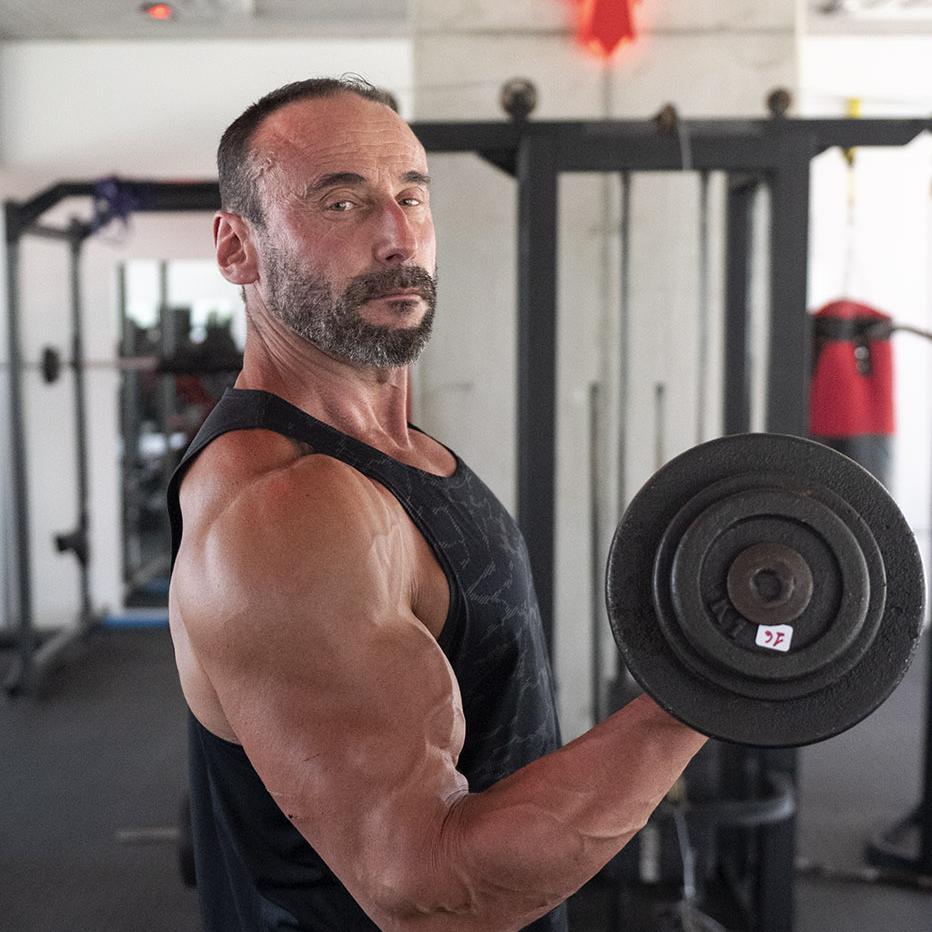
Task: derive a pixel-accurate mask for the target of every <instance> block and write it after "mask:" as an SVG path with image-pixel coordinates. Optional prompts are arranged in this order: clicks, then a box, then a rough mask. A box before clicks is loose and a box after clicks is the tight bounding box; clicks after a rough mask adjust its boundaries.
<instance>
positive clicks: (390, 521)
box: [176, 432, 405, 602]
mask: <svg viewBox="0 0 932 932" xmlns="http://www.w3.org/2000/svg"><path fill="white" fill-rule="evenodd" d="M244 433H245V432H244ZM220 439H221V440H222V439H223V438H220ZM245 439H246V443H245V444H244V443H227V444H225V445H223V446H220V447H218V449H217V450H216V451H214V452H213V455H212V456H211V457H210V459H209V460H206V461H205V462H203V463H197V464H195V465H196V466H197V467H198V470H197V472H196V473H194V474H193V475H192V476H191V477H190V478H191V486H190V488H187V489H186V488H185V487H183V489H182V493H183V501H182V508H183V510H184V511H185V533H184V537H183V539H182V545H181V550H180V552H179V555H178V562H177V564H176V571H177V575H178V576H179V579H178V583H179V584H180V585H179V586H178V588H179V592H184V591H185V590H186V589H188V585H190V586H191V588H192V589H193V590H196V591H198V592H204V594H205V595H206V591H205V590H207V591H210V592H212V593H213V597H214V598H216V599H219V600H224V599H225V598H226V595H225V594H227V593H234V592H235V593H239V594H240V597H243V596H248V599H249V601H251V602H252V601H254V600H259V601H260V602H261V600H262V599H265V598H268V597H269V595H270V593H271V592H273V591H274V592H277V593H283V592H288V593H290V595H291V596H293V597H301V596H306V597H311V596H312V595H313V594H314V593H315V592H317V591H319V590H320V589H321V588H327V587H328V586H329V584H330V583H329V581H330V579H331V578H332V577H333V575H334V574H337V573H339V574H340V575H343V576H346V575H347V574H350V575H352V574H353V573H354V572H360V573H361V572H364V571H365V568H366V566H367V565H368V563H369V562H370V561H371V558H372V542H373V540H376V539H377V540H382V541H393V542H394V543H393V544H392V546H396V547H400V548H404V546H405V543H404V541H403V540H399V538H398V535H397V534H394V533H393V528H394V527H395V525H396V524H397V514H396V513H395V512H396V509H397V507H398V506H397V503H395V502H394V500H393V499H392V498H391V496H390V494H389V493H387V491H386V490H385V489H384V488H383V487H382V486H380V485H378V484H377V483H375V482H373V481H372V480H370V479H368V478H367V477H366V476H364V475H363V474H362V473H360V472H358V471H357V470H356V469H354V468H353V467H352V466H350V465H348V464H346V463H343V462H342V461H340V460H337V459H334V458H333V457H331V456H326V455H323V454H316V453H303V454H299V453H297V452H294V448H292V453H289V452H288V451H287V450H286V449H285V448H284V447H279V448H278V449H277V450H272V451H269V450H268V449H266V444H265V442H262V443H259V444H258V445H256V444H250V443H249V438H245ZM252 439H253V440H257V439H258V440H261V441H264V439H265V438H252ZM215 443H219V441H216V442H215ZM209 452H211V451H210V450H209V449H208V450H207V451H205V453H209ZM251 455H252V457H253V461H252V462H250V456H251ZM192 473H193V470H192ZM185 485H186V486H187V480H186V483H185ZM185 493H187V501H185V500H184V495H185ZM186 506H187V507H186ZM189 512H190V514H189ZM398 562H399V564H401V562H403V561H401V560H399V561H398ZM185 583H188V585H185Z"/></svg>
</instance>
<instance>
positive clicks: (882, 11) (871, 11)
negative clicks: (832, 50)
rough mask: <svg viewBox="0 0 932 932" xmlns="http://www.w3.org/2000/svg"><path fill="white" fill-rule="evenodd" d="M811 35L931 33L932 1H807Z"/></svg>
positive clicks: (808, 23) (807, 24) (808, 28)
mask: <svg viewBox="0 0 932 932" xmlns="http://www.w3.org/2000/svg"><path fill="white" fill-rule="evenodd" d="M807 7H808V17H807V23H806V26H807V30H808V31H812V32H837V33H852V34H869V33H906V34H909V33H917V32H918V33H928V32H930V31H932V0H807Z"/></svg>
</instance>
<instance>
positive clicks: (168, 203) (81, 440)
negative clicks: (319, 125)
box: [4, 178, 220, 695]
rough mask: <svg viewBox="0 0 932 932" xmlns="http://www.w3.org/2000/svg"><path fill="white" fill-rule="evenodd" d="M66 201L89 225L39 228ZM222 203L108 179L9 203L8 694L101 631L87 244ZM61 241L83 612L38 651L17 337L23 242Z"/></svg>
mask: <svg viewBox="0 0 932 932" xmlns="http://www.w3.org/2000/svg"><path fill="white" fill-rule="evenodd" d="M69 198H90V199H91V203H92V207H93V217H92V219H91V220H79V219H76V218H72V219H71V220H70V222H69V223H68V224H67V225H66V226H63V227H59V226H54V225H50V224H48V223H44V222H42V218H43V216H44V215H45V214H46V213H47V212H48V211H50V210H51V209H52V208H54V207H56V206H57V205H58V204H59V203H61V202H62V201H64V200H66V199H69ZM219 201H220V197H219V193H218V190H217V184H216V182H186V183H170V182H157V181H129V180H124V179H115V178H108V179H103V180H99V181H94V182H62V183H60V184H56V185H53V186H52V187H50V188H47V189H46V190H44V191H41V192H40V193H39V194H37V195H35V196H34V197H32V198H30V199H29V200H28V201H22V202H17V201H12V200H9V201H6V202H5V203H4V217H5V221H6V266H7V268H6V271H7V336H8V346H9V350H8V352H9V406H10V457H11V467H12V474H13V475H12V478H13V515H12V517H13V525H14V534H13V537H14V540H15V542H16V544H15V550H16V561H15V584H14V586H13V587H12V588H14V590H15V591H14V595H15V598H16V616H17V621H16V623H15V629H16V636H17V647H18V656H17V661H16V663H15V664H14V665H13V667H12V669H11V670H10V672H9V674H8V676H7V678H6V680H5V683H4V686H5V688H6V690H7V692H8V693H9V694H11V695H13V694H16V693H18V692H21V691H33V692H38V691H40V689H41V687H42V685H43V683H44V680H45V677H46V676H47V674H48V673H49V672H50V671H51V670H52V669H53V668H54V667H55V666H57V665H58V664H59V663H60V662H61V660H62V657H63V655H64V654H65V652H66V651H67V650H68V649H69V648H70V647H71V645H73V644H74V643H76V642H77V641H80V640H82V639H83V638H84V637H85V636H86V635H87V634H88V633H89V632H90V631H91V629H93V628H94V627H95V626H96V625H98V624H99V623H100V620H101V619H100V616H99V615H98V613H97V612H95V610H94V607H93V604H92V600H91V592H90V542H89V533H88V532H89V528H90V516H89V513H88V495H89V489H88V485H89V469H88V451H87V402H86V397H85V357H84V341H83V303H82V295H81V257H82V252H83V248H84V244H85V242H86V241H87V240H88V239H89V238H90V237H91V236H93V235H94V234H95V233H97V232H98V231H99V230H101V229H102V228H103V227H105V226H107V225H108V224H109V223H111V222H112V221H113V220H117V219H122V220H126V219H128V218H129V216H130V215H131V214H132V213H135V212H155V211H195V210H213V209H215V208H216V207H217V206H218V205H219ZM27 235H28V236H35V237H39V238H42V239H47V240H56V241H60V242H64V243H66V244H67V246H68V254H69V273H70V274H69V277H70V312H71V359H70V362H69V365H70V368H71V370H72V377H73V381H74V411H75V428H76V429H75V445H76V464H77V505H78V508H77V511H78V514H77V521H76V526H75V528H74V530H72V531H69V532H66V533H63V534H58V535H56V538H55V543H56V547H57V549H58V551H59V552H61V553H66V552H70V553H73V554H74V556H75V558H76V559H77V561H78V567H79V574H80V576H79V578H80V606H79V608H78V612H77V619H76V622H75V624H74V625H72V626H71V627H68V628H64V629H62V630H61V631H59V632H57V633H56V634H54V635H53V636H52V637H51V638H50V639H48V640H47V641H45V642H44V643H42V644H41V646H40V644H39V638H38V636H37V632H36V629H35V624H34V618H33V604H32V552H31V551H32V548H31V542H30V539H29V529H30V523H29V522H30V515H29V494H28V473H27V462H26V432H25V412H24V405H23V384H22V381H23V380H22V372H23V367H24V362H25V361H24V358H23V351H22V337H21V331H20V317H21V294H22V291H21V282H20V278H21V274H20V254H21V242H22V239H23V238H24V237H25V236H27Z"/></svg>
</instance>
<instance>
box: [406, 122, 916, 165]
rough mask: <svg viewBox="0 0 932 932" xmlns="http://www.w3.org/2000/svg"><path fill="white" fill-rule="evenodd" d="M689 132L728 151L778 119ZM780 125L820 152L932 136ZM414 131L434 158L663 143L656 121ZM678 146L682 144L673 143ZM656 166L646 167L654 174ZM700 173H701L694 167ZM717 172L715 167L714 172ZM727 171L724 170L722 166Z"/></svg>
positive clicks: (850, 125)
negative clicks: (543, 143) (533, 145)
mask: <svg viewBox="0 0 932 932" xmlns="http://www.w3.org/2000/svg"><path fill="white" fill-rule="evenodd" d="M682 122H683V128H684V131H685V132H686V133H688V135H689V138H690V140H691V142H692V144H693V146H696V145H705V144H706V142H707V141H708V140H710V139H718V140H719V141H721V142H722V143H724V145H725V146H726V147H732V146H733V145H734V144H736V143H737V144H739V145H740V144H741V140H742V138H744V139H758V140H761V141H765V140H766V138H767V137H768V135H769V130H770V127H771V126H772V124H773V120H772V119H767V118H763V119H759V120H732V119H721V120H684V121H682ZM780 123H781V124H782V126H783V127H784V131H785V132H786V133H788V134H793V133H797V132H802V133H804V134H805V135H807V136H808V137H810V138H811V139H812V140H813V141H814V142H815V145H816V147H817V149H816V151H820V150H821V149H826V148H830V147H832V146H841V147H843V148H851V147H852V146H902V145H905V144H906V143H908V142H910V141H911V140H912V139H915V138H916V137H917V136H919V135H920V134H921V133H923V132H928V131H930V130H932V120H930V119H924V118H916V119H903V120H896V119H851V118H841V119H815V120H813V119H804V118H781V120H780ZM411 128H412V129H413V130H414V132H415V133H416V134H417V136H418V138H419V139H420V140H421V142H422V144H423V145H424V147H425V148H426V149H428V150H429V151H432V152H475V151H494V150H509V149H516V148H517V147H518V146H519V144H520V141H521V139H522V138H523V136H524V135H525V134H528V133H534V134H538V133H539V134H541V135H544V136H547V137H548V138H549V139H551V140H552V141H554V142H555V143H557V144H561V143H565V142H569V143H570V144H578V143H579V142H580V140H584V141H585V143H586V145H588V144H589V143H590V142H591V141H595V140H598V141H600V142H606V143H608V144H609V145H617V144H618V143H619V142H623V143H625V144H626V145H628V144H632V143H636V142H638V141H639V140H646V139H650V138H657V137H658V136H659V133H658V129H657V125H656V123H655V122H654V121H653V120H564V121H528V122H524V123H518V124H516V123H513V122H504V121H491V122H484V121H483V122H474V123H438V122H415V123H412V124H411ZM670 141H672V143H673V145H674V146H676V147H677V148H678V147H679V146H678V143H677V141H676V140H675V138H672V137H671V140H670ZM649 167H650V166H646V169H649ZM693 167H694V168H701V167H702V166H701V165H700V163H699V162H698V161H694V164H693ZM710 167H711V166H710ZM719 167H720V168H724V166H719Z"/></svg>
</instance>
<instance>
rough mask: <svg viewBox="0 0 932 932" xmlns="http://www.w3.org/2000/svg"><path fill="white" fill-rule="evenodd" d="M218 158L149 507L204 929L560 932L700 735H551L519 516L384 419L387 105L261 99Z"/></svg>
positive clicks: (408, 208) (426, 288) (412, 259)
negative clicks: (181, 715)
mask: <svg viewBox="0 0 932 932" xmlns="http://www.w3.org/2000/svg"><path fill="white" fill-rule="evenodd" d="M219 166H220V186H221V198H222V203H223V209H222V210H221V211H220V212H219V213H218V214H217V215H216V217H215V220H214V238H215V241H216V254H217V262H218V264H219V267H220V270H221V272H222V274H223V275H224V277H225V278H226V279H227V280H228V281H230V282H234V283H236V284H238V285H240V286H242V289H243V294H244V298H245V302H246V313H247V317H248V332H247V339H246V347H245V359H244V365H243V371H242V374H241V375H240V377H239V379H238V380H237V383H236V387H235V388H234V389H233V390H231V391H230V392H228V393H227V395H226V396H225V397H224V399H223V400H222V401H221V402H220V404H219V405H218V406H217V408H215V409H214V411H213V413H212V414H211V416H210V418H209V419H208V421H207V422H206V423H205V425H204V427H203V428H202V430H201V432H200V434H199V435H198V437H197V439H196V440H195V441H194V443H193V444H192V447H191V449H190V450H189V452H188V454H187V456H186V458H185V460H184V462H183V464H182V465H181V467H180V468H179V470H178V472H177V473H176V476H175V478H174V480H173V482H172V486H171V489H170V493H169V503H170V509H171V513H172V522H173V532H174V552H175V556H176V560H175V564H174V573H173V577H172V588H171V600H170V612H171V624H172V632H173V637H174V641H175V650H176V654H177V660H178V669H179V672H180V676H181V683H182V687H183V689H184V695H185V697H186V699H187V703H188V705H189V707H190V711H191V721H190V729H191V732H190V734H191V741H190V755H191V786H192V789H191V799H192V808H193V819H194V834H195V849H196V863H197V871H198V886H199V889H200V893H201V899H202V904H203V915H204V921H205V928H206V930H207V932H237V930H242V932H259V930H262V932H265V930H284V929H301V930H324V929H327V930H340V932H346V930H356V929H371V928H373V927H374V925H375V926H378V927H379V928H382V929H393V930H394V929H397V930H408V929H411V930H422V929H423V930H434V929H442V930H476V932H494V930H506V929H520V928H523V927H526V926H529V925H530V926H531V927H532V928H534V929H565V928H566V920H565V915H564V912H563V908H562V907H561V906H560V904H562V902H563V900H565V898H566V897H567V896H569V895H570V894H571V893H572V892H573V891H575V890H576V889H577V888H578V887H579V886H580V885H582V884H583V883H584V882H585V881H586V880H587V879H589V878H590V877H591V876H592V875H593V874H594V873H595V872H596V871H598V870H599V868H600V867H601V866H602V865H603V864H604V863H605V862H606V861H607V860H608V859H609V858H611V857H612V855H614V854H615V852H617V851H618V850H619V849H620V848H621V847H622V846H623V845H624V844H625V842H627V841H628V839H630V838H631V837H632V835H633V834H634V833H635V832H636V831H637V830H638V829H639V828H640V827H641V826H642V825H643V824H644V822H645V820H646V819H647V817H648V815H649V813H650V812H651V810H652V809H653V807H654V806H655V805H656V804H657V803H658V801H659V800H660V799H661V798H662V797H663V795H664V794H665V793H666V791H667V790H668V788H669V787H670V786H671V784H672V783H673V782H674V781H675V780H676V778H677V776H678V775H679V774H680V772H681V771H682V769H683V767H684V766H685V765H686V763H687V762H688V760H689V759H690V758H691V757H692V755H693V754H694V753H695V752H696V751H697V750H698V749H699V747H700V746H701V745H702V743H703V740H704V739H703V738H702V736H701V735H698V734H696V733H695V732H693V731H691V730H690V729H688V728H686V727H685V726H683V725H681V724H679V723H678V722H676V721H674V720H673V719H671V718H670V717H669V716H667V715H666V714H665V713H664V712H662V711H661V710H660V709H659V708H658V707H657V706H656V705H655V704H654V703H653V702H652V701H651V700H649V699H647V698H640V699H637V700H635V701H634V702H632V703H631V704H630V705H628V706H627V707H626V708H624V709H623V710H622V711H620V712H618V713H616V714H615V715H613V716H612V717H611V718H609V719H608V720H607V721H605V722H603V723H602V724H600V725H598V726H596V727H595V728H593V729H592V730H591V731H589V732H588V733H586V734H585V735H583V736H582V737H581V738H579V739H577V740H576V741H573V742H572V743H571V744H569V745H567V746H566V747H563V748H560V747H559V736H558V732H557V725H556V719H555V715H554V707H553V697H552V688H551V681H550V673H549V669H548V665H547V659H546V652H545V649H544V643H543V638H542V634H541V626H540V619H539V615H538V610H537V604H536V601H535V598H534V594H533V589H532V586H531V580H530V572H529V569H528V561H527V554H526V552H525V549H524V545H523V542H522V540H521V538H520V535H519V533H518V531H517V528H516V526H515V524H514V522H513V521H512V519H511V518H510V517H509V516H508V514H507V513H506V512H505V511H504V509H503V508H502V506H501V505H500V504H499V503H498V502H497V501H496V499H495V498H494V496H493V495H492V494H491V492H490V491H489V490H488V489H487V488H486V487H485V486H484V485H483V484H482V482H481V481H480V480H479V479H478V478H477V477H476V476H475V474H474V473H472V472H471V471H470V470H469V468H468V467H467V466H466V465H465V464H464V463H463V462H462V461H460V460H459V459H458V458H457V457H456V455H455V454H453V453H452V452H451V451H450V450H448V449H447V448H446V447H444V446H442V445H441V444H440V443H438V442H437V441H436V440H433V439H432V438H431V437H429V436H427V435H426V434H424V433H422V432H420V431H419V430H417V429H416V428H414V427H412V426H411V425H410V424H409V423H408V421H407V418H406V412H407V402H408V395H407V392H408V382H407V378H406V368H405V367H406V366H407V365H408V364H409V363H411V362H412V361H413V360H414V359H415V358H416V356H417V355H418V352H419V351H420V350H421V348H422V347H423V345H424V343H425V342H426V340H427V337H428V334H429V331H430V325H431V319H432V316H433V313H434V304H435V278H434V272H435V246H434V229H433V224H432V221H431V213H430V204H429V188H430V183H429V178H428V175H427V162H426V158H425V154H424V150H423V148H422V147H421V145H420V144H419V143H418V141H417V139H416V138H415V136H414V135H413V133H412V132H411V130H410V128H409V127H408V126H407V125H406V124H405V123H404V122H403V121H402V120H401V119H400V118H399V117H398V116H397V114H396V113H395V112H394V110H393V109H391V108H390V106H388V102H387V98H386V97H385V96H384V95H383V94H381V93H380V92H378V91H376V90H375V89H374V88H371V87H370V86H368V85H366V84H364V83H360V82H347V81H334V80H313V81H304V82H300V83H298V84H294V85H289V86H287V87H285V88H282V89H280V90H278V91H275V92H273V93H272V94H270V95H268V96H267V97H265V98H263V100H261V101H259V103H258V104H256V105H254V106H253V107H250V108H249V109H248V110H247V111H246V112H245V113H244V114H243V115H242V116H241V117H240V118H239V119H238V120H236V121H235V122H234V123H233V124H232V125H231V126H230V128H229V129H228V130H227V131H226V133H225V134H224V137H223V140H222V142H221V144H220V150H219ZM477 297H478V299H479V300H481V295H480V296H477ZM480 336H481V335H477V338H480ZM182 519H183V530H184V534H183V536H182ZM373 924H374V925H373Z"/></svg>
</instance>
